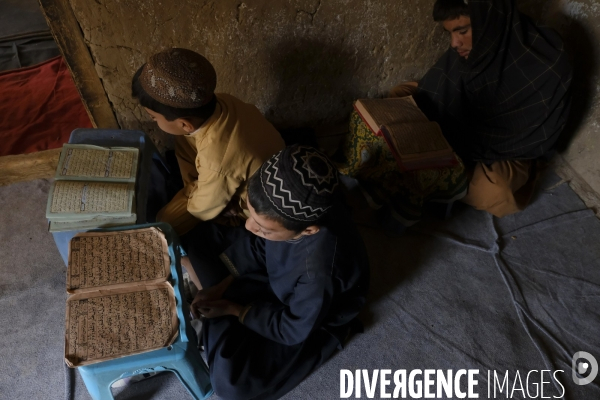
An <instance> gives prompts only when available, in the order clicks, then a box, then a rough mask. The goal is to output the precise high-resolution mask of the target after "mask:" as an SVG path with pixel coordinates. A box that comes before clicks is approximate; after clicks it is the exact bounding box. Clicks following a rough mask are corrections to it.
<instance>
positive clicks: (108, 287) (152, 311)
mask: <svg viewBox="0 0 600 400" xmlns="http://www.w3.org/2000/svg"><path fill="white" fill-rule="evenodd" d="M170 273H171V258H170V256H169V247H168V243H167V239H166V237H165V235H164V234H163V232H162V231H161V230H159V229H158V228H155V227H148V228H143V229H131V230H126V231H104V232H84V233H79V234H77V235H75V236H74V237H73V239H72V240H71V243H70V245H69V261H68V269H67V292H69V293H70V294H71V295H70V296H69V298H68V299H67V309H66V328H65V360H66V362H67V364H68V365H69V366H70V367H77V366H81V365H88V364H92V363H96V362H101V361H106V360H110V359H114V358H118V357H123V356H127V355H132V354H138V353H142V352H146V351H151V350H155V349H159V348H162V347H165V346H168V345H170V344H172V343H173V342H174V341H175V339H176V338H177V335H178V331H179V320H178V317H177V305H176V297H175V292H174V289H173V287H172V286H171V284H170V283H169V282H168V281H167V279H168V277H169V276H170Z"/></svg>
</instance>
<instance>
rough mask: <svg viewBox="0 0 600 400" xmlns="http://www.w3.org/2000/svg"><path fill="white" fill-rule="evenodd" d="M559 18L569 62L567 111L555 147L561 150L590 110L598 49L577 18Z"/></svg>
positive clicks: (565, 146) (594, 84)
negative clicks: (562, 129) (568, 110)
mask: <svg viewBox="0 0 600 400" xmlns="http://www.w3.org/2000/svg"><path fill="white" fill-rule="evenodd" d="M560 18H561V19H562V20H563V21H565V22H564V23H563V24H562V29H560V28H559V29H558V31H559V33H560V34H561V36H562V37H563V40H564V42H565V47H566V49H567V52H568V53H569V56H570V58H571V63H572V65H573V82H572V84H571V95H572V102H571V112H570V114H569V118H568V120H567V124H566V126H565V129H564V131H563V133H562V134H561V136H560V138H559V139H558V143H557V150H558V151H559V152H563V151H565V150H566V149H567V148H568V147H569V144H570V143H571V141H572V140H573V138H574V137H575V135H576V134H577V132H578V130H579V129H580V128H581V127H582V125H583V123H584V122H585V120H586V119H587V117H588V115H589V113H590V111H591V107H592V103H593V100H594V91H595V87H596V82H597V76H596V71H597V70H598V52H597V50H596V48H595V46H594V43H593V41H592V37H591V34H590V33H589V32H588V31H587V30H586V28H585V27H584V26H583V25H582V24H581V23H580V22H579V21H577V20H574V19H572V18H570V17H568V16H564V15H561V16H560Z"/></svg>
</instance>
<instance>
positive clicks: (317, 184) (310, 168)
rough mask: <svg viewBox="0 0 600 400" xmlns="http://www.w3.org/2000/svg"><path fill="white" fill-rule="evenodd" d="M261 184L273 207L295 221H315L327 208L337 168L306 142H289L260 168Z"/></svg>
mask: <svg viewBox="0 0 600 400" xmlns="http://www.w3.org/2000/svg"><path fill="white" fill-rule="evenodd" d="M260 181H261V184H262V188H263V190H264V192H265V194H266V196H267V198H268V199H269V201H270V202H271V203H272V204H273V206H274V208H275V210H276V211H277V213H278V214H280V215H281V216H282V217H284V218H288V219H292V220H295V221H305V222H310V221H317V220H319V219H320V218H321V217H322V216H323V215H325V213H327V211H328V210H329V209H330V208H331V206H332V204H333V193H334V191H335V189H336V187H337V186H338V183H339V178H338V172H337V170H336V168H335V167H334V165H333V164H332V163H331V161H329V159H328V158H327V156H326V155H325V154H323V153H321V152H320V151H318V150H316V149H314V148H312V147H308V146H299V145H295V146H290V147H286V148H285V149H283V150H281V151H280V152H279V153H277V154H275V155H274V156H273V157H271V158H270V159H269V160H267V161H266V162H265V163H264V164H263V165H262V166H261V168H260Z"/></svg>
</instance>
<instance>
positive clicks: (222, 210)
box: [132, 48, 284, 235]
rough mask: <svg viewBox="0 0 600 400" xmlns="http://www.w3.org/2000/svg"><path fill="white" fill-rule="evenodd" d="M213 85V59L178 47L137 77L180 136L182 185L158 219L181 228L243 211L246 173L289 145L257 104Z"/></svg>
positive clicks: (139, 94)
mask: <svg viewBox="0 0 600 400" xmlns="http://www.w3.org/2000/svg"><path fill="white" fill-rule="evenodd" d="M216 84H217V76H216V72H215V70H214V68H213V66H212V65H211V63H210V62H209V61H208V60H207V59H206V58H204V57H203V56H202V55H200V54H198V53H195V52H193V51H191V50H186V49H180V48H173V49H168V50H164V51H161V52H160V53H158V54H155V55H153V56H152V57H150V59H149V60H148V62H147V63H146V64H144V65H142V67H141V68H140V69H139V70H138V71H137V72H136V73H135V75H134V77H133V81H132V95H133V97H135V98H137V100H138V101H139V103H140V105H141V106H142V107H144V109H145V110H146V112H147V113H148V114H149V115H150V116H151V117H152V119H153V120H154V121H156V123H157V124H158V126H159V128H161V129H162V130H163V131H165V132H167V133H169V134H172V135H175V154H176V156H177V161H178V163H179V168H180V170H181V175H182V178H183V183H184V187H183V189H181V190H180V191H179V192H178V193H177V194H176V195H175V197H173V199H172V200H171V201H170V202H169V203H168V204H167V205H166V206H165V207H163V209H162V210H160V212H159V213H158V215H157V220H158V221H162V222H167V223H169V224H170V225H171V226H173V228H174V229H175V231H176V232H177V233H178V234H179V235H183V234H185V233H186V232H188V231H189V230H190V229H191V228H193V227H194V226H195V225H196V224H197V223H198V221H208V220H212V219H214V218H216V217H218V216H220V217H234V216H240V217H242V218H244V217H245V214H244V212H247V211H245V210H246V205H245V200H246V182H247V180H248V178H250V176H251V175H252V174H253V173H254V171H256V170H257V169H258V168H259V167H260V165H261V164H262V163H263V162H264V161H265V160H267V159H268V158H269V157H270V156H271V155H273V154H275V153H276V152H277V151H279V150H281V149H282V148H283V147H284V143H283V140H282V139H281V136H280V135H279V133H278V132H277V130H275V128H274V127H273V126H272V125H271V124H270V123H269V122H268V121H267V120H266V119H265V118H264V117H263V116H262V114H261V113H260V112H259V111H258V109H257V108H256V107H254V106H253V105H250V104H246V103H244V102H242V101H241V100H238V99H236V98H235V97H233V96H230V95H228V94H221V93H219V94H215V93H214V90H215V87H216ZM220 220H221V221H223V220H226V219H225V218H220Z"/></svg>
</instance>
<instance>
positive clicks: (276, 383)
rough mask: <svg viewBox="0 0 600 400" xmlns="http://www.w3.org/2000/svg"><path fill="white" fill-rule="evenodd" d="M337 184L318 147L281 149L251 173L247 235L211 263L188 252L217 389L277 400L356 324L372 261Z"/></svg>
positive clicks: (331, 351) (195, 306)
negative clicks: (196, 280)
mask: <svg viewBox="0 0 600 400" xmlns="http://www.w3.org/2000/svg"><path fill="white" fill-rule="evenodd" d="M337 186H338V173H337V170H336V169H335V167H334V166H333V164H332V163H331V162H330V161H329V160H328V159H327V157H326V156H325V155H324V154H322V153H320V152H319V151H317V150H315V149H313V148H310V147H306V146H291V147H287V148H285V149H284V150H282V151H281V152H279V153H277V154H276V155H274V156H273V157H271V158H270V159H269V160H268V161H266V162H265V163H264V164H263V165H262V166H261V168H260V169H259V170H258V171H257V172H256V173H255V174H254V175H253V176H252V178H250V181H249V184H248V205H249V208H250V217H249V218H248V220H247V221H246V230H247V232H246V234H245V235H243V236H242V237H240V238H239V239H238V240H237V241H235V242H234V244H233V245H232V246H231V247H229V248H228V249H226V250H225V252H223V253H222V254H221V255H220V257H219V258H217V259H216V260H215V259H214V258H213V260H214V261H212V262H211V261H209V260H210V259H211V258H210V257H203V258H201V259H198V260H196V259H194V258H193V257H192V256H190V259H191V261H192V264H193V267H194V269H195V271H196V274H197V275H198V276H199V278H200V281H201V283H202V286H203V288H204V289H203V290H201V291H200V292H199V293H198V295H197V296H196V298H195V299H194V301H193V303H192V312H193V313H195V315H196V316H200V315H203V316H204V317H206V319H205V320H204V325H203V334H202V340H203V343H204V348H205V351H206V359H207V362H208V365H209V370H210V375H211V382H212V385H213V388H214V389H215V393H216V394H217V395H218V396H220V397H222V398H226V399H231V400H236V399H278V398H280V397H281V396H283V395H284V394H285V393H287V392H288V391H290V390H291V389H292V388H294V387H295V386H296V385H298V384H299V383H300V382H301V381H302V380H303V379H304V378H305V377H306V376H308V374H310V373H311V372H312V371H314V370H315V369H316V368H318V367H319V366H320V365H321V364H322V363H324V362H325V361H326V360H327V359H328V358H329V357H331V356H332V355H333V354H334V353H335V352H336V351H337V350H338V349H341V348H342V347H343V346H344V345H345V342H346V339H347V338H348V335H349V333H350V332H351V331H353V330H355V328H356V325H357V320H356V316H357V314H358V312H359V310H360V309H361V307H362V306H363V305H364V303H365V298H366V293H367V288H368V284H369V264H368V259H367V254H366V250H365V247H364V244H363V243H362V240H361V237H360V234H359V233H358V231H357V230H356V227H355V226H354V224H353V223H352V221H351V218H350V217H349V214H348V210H347V208H346V207H345V206H344V204H343V203H342V201H341V199H339V197H338V193H337V192H336V187H337ZM237 229H241V228H237ZM205 250H206V251H207V252H209V251H213V252H214V249H208V248H207V249H205ZM208 270H211V271H210V272H209V271H208Z"/></svg>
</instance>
